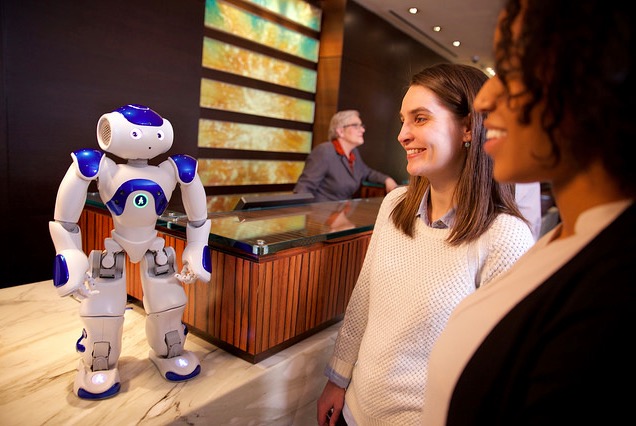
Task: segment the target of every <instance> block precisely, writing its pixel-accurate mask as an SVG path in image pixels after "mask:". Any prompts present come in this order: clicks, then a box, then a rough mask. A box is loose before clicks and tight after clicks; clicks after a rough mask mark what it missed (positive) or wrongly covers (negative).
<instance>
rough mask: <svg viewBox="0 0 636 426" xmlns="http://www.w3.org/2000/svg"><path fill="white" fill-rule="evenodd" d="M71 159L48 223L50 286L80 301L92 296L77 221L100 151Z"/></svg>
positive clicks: (81, 153)
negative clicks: (52, 248) (52, 260)
mask: <svg viewBox="0 0 636 426" xmlns="http://www.w3.org/2000/svg"><path fill="white" fill-rule="evenodd" d="M71 157H72V158H73V164H72V165H71V166H70V167H69V168H68V170H67V172H66V174H65V175H64V178H63V179H62V183H61V184H60V188H59V189H58V193H57V198H56V201H55V214H54V219H55V221H51V222H49V232H50V234H51V239H52V240H53V245H54V246H55V253H56V256H55V263H54V268H53V284H54V285H55V287H56V289H57V292H58V294H59V295H60V296H68V295H75V296H77V297H78V298H80V299H81V298H85V297H88V296H90V295H91V294H92V291H91V290H90V285H91V284H92V280H91V278H90V277H89V275H88V271H89V262H88V257H87V256H86V254H85V253H84V252H83V251H82V234H81V230H80V228H79V226H77V221H78V220H79V217H80V215H81V213H82V210H83V208H84V203H85V202H86V191H87V189H88V185H89V184H90V182H91V181H92V180H94V179H96V178H97V176H98V174H99V168H100V164H101V163H102V160H103V159H104V157H103V153H101V152H100V151H96V150H90V149H84V150H79V151H75V152H73V153H72V154H71ZM87 285H88V287H87Z"/></svg>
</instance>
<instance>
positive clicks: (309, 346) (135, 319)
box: [0, 281, 340, 426]
mask: <svg viewBox="0 0 636 426" xmlns="http://www.w3.org/2000/svg"><path fill="white" fill-rule="evenodd" d="M339 327H340V323H337V324H335V325H332V326H331V327H329V328H327V329H325V330H323V331H321V332H319V333H317V334H315V335H313V336H311V337H309V338H307V339H305V340H303V341H301V342H299V343H297V344H295V345H294V346H292V347H290V348H288V349H285V350H284V351H281V352H279V353H278V354H275V355H273V356H271V357H270V358H267V359H266V360H264V361H262V362H260V363H258V364H251V363H249V362H247V361H244V360H242V359H240V358H238V357H236V356H234V355H231V354H229V353H227V352H225V351H223V350H222V349H219V348H217V347H216V346H214V345H212V344H211V343H209V342H207V341H206V340H204V339H202V338H199V337H197V336H196V335H194V334H193V333H190V334H189V335H188V340H187V341H186V349H188V350H190V351H193V352H194V353H195V354H196V355H197V356H198V357H199V359H200V360H201V368H202V371H201V374H200V375H199V376H198V377H196V378H194V379H192V380H190V381H188V382H181V383H172V382H168V381H166V380H164V379H163V378H162V377H161V376H160V374H159V372H158V370H157V369H156V367H155V366H154V364H153V363H152V362H151V361H150V359H148V351H149V349H150V347H149V346H148V344H147V342H146V338H145V313H144V311H143V309H142V308H141V307H139V306H137V305H136V304H130V305H129V309H128V310H127V311H126V314H125V322H124V334H123V343H122V353H121V357H120V360H119V370H120V376H121V382H122V386H121V391H120V393H119V394H118V395H116V396H114V397H113V398H110V399H105V400H100V401H88V400H83V399H80V398H78V397H77V396H75V394H73V389H72V388H73V381H74V379H75V375H76V371H77V370H76V367H77V364H78V362H79V354H77V353H76V352H75V342H76V341H77V339H78V338H79V337H80V334H81V331H82V323H81V320H80V318H79V303H78V302H77V301H75V300H74V299H72V298H69V297H67V298H60V297H59V296H57V293H56V291H55V289H54V287H53V283H52V281H43V282H39V283H32V284H25V285H20V286H15V287H9V288H4V289H0V413H2V419H1V420H0V425H3V426H10V425H20V426H30V425H45V424H46V425H58V424H59V425H82V426H87V425H91V426H94V425H102V424H103V425H118V426H119V425H167V424H170V425H181V424H183V425H204V424H205V425H250V426H257V425H268V426H271V425H299V426H306V425H315V424H316V414H315V413H316V404H315V401H316V399H317V398H318V396H319V395H320V392H321V391H322V388H323V386H324V384H325V381H326V378H325V377H324V375H323V374H322V372H323V369H324V366H325V364H326V362H327V359H328V358H329V357H330V356H331V352H332V350H333V345H334V342H335V338H336V334H337V331H338V328H339Z"/></svg>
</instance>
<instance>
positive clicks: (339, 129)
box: [293, 110, 398, 202]
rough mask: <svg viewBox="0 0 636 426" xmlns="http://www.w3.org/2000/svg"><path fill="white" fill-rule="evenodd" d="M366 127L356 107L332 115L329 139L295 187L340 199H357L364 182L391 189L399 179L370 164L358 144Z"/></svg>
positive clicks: (319, 198)
mask: <svg viewBox="0 0 636 426" xmlns="http://www.w3.org/2000/svg"><path fill="white" fill-rule="evenodd" d="M364 132H365V127H364V124H363V123H362V120H361V119H360V113H359V112H358V111H356V110H345V111H339V112H337V113H336V114H334V115H333V117H331V121H330V123H329V139H330V141H328V142H323V143H321V144H320V145H318V146H316V147H315V148H314V149H313V150H312V151H311V153H310V154H309V156H307V159H306V161H305V167H304V169H303V172H302V174H301V175H300V177H299V178H298V182H297V183H296V186H295V187H294V191H293V192H295V193H300V192H305V193H310V194H312V195H313V196H314V201H315V202H318V201H337V200H347V199H351V198H353V195H354V194H355V193H356V192H357V191H358V190H359V189H360V187H361V185H362V182H363V181H369V182H374V183H379V184H382V185H384V188H385V190H386V192H387V193H388V192H390V191H392V190H393V189H395V188H396V187H397V186H398V185H397V183H396V182H395V180H394V179H393V178H392V177H390V176H388V175H386V174H384V173H382V172H379V171H377V170H374V169H372V168H370V167H369V166H367V165H366V163H365V162H364V161H363V160H362V157H361V156H360V152H359V151H358V147H359V146H360V145H362V144H363V143H364Z"/></svg>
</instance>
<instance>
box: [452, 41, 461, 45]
mask: <svg viewBox="0 0 636 426" xmlns="http://www.w3.org/2000/svg"><path fill="white" fill-rule="evenodd" d="M460 44H461V42H460V41H459V40H455V41H454V42H453V46H455V47H459V45H460Z"/></svg>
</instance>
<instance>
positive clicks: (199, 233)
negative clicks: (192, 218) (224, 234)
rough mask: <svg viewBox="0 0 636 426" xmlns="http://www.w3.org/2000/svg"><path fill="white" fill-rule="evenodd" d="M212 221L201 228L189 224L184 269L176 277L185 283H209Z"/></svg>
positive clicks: (206, 222) (184, 252) (183, 258)
mask: <svg viewBox="0 0 636 426" xmlns="http://www.w3.org/2000/svg"><path fill="white" fill-rule="evenodd" d="M210 226H211V222H210V220H209V219H208V220H206V221H205V222H204V223H203V224H202V225H201V226H199V227H198V228H195V227H194V226H193V225H191V224H190V223H188V226H187V228H186V237H187V240H188V244H187V245H186V248H185V250H184V251H183V257H182V261H183V269H182V270H181V273H180V274H175V277H176V278H177V279H178V280H179V281H181V282H183V283H185V284H191V283H193V282H195V281H196V280H197V279H199V280H201V281H203V282H206V283H207V282H209V281H210V277H211V271H212V268H211V266H210V249H209V247H208V244H207V242H208V238H209V237H210Z"/></svg>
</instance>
